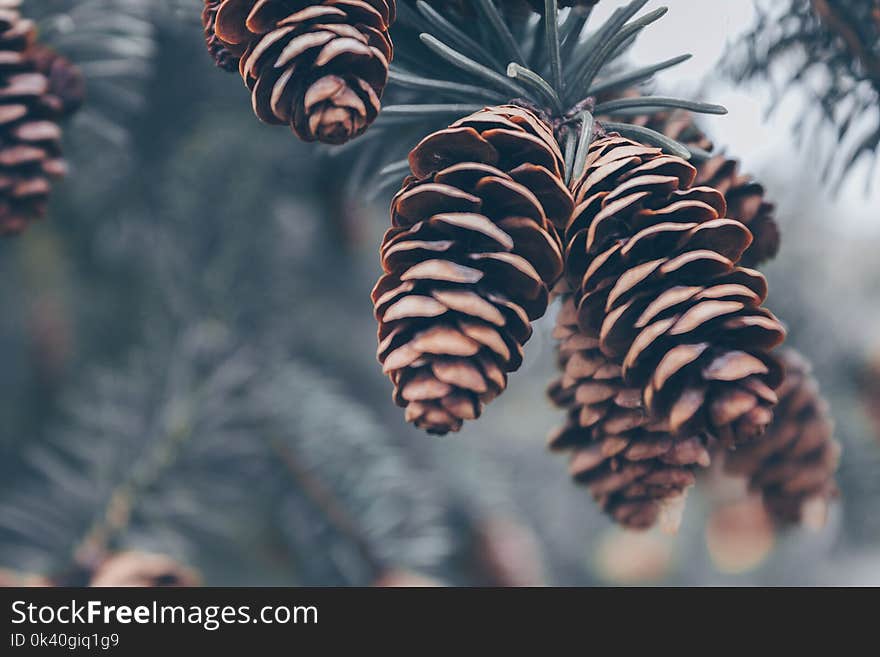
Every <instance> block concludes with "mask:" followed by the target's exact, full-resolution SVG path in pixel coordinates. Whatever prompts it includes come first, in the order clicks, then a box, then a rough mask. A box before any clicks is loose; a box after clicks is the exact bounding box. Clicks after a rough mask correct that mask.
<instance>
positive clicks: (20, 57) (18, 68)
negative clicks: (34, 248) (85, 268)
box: [0, 3, 67, 235]
mask: <svg viewBox="0 0 880 657" xmlns="http://www.w3.org/2000/svg"><path fill="white" fill-rule="evenodd" d="M14 5H15V3H4V4H0V235H12V234H16V233H19V232H21V231H22V230H23V229H24V228H25V227H26V226H27V224H28V223H29V222H31V221H34V220H36V219H39V218H41V217H42V216H43V215H45V213H46V205H47V201H48V197H49V191H50V189H51V184H50V179H51V178H55V177H59V176H62V175H64V174H65V173H66V171H67V167H66V164H65V162H64V160H63V159H62V158H61V128H60V127H59V126H58V123H57V120H58V119H59V118H60V117H61V112H62V110H63V108H64V103H63V101H62V100H61V99H60V98H59V97H58V96H56V95H55V93H53V91H54V90H53V89H52V87H51V85H50V80H49V79H48V78H47V77H46V76H45V75H44V74H43V73H40V72H39V71H38V70H37V68H36V61H35V60H34V59H33V58H32V57H31V52H32V50H33V48H32V46H33V44H34V39H35V34H36V30H35V27H34V24H33V22H32V21H29V20H27V19H24V18H22V17H21V15H20V14H19V13H18V12H17V11H16V10H15V9H14V8H7V7H13V6H14Z"/></svg>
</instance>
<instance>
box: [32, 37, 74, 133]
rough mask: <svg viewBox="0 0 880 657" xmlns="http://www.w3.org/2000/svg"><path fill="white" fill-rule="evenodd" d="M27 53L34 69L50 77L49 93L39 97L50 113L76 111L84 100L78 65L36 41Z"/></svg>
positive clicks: (66, 114) (64, 114) (65, 114)
mask: <svg viewBox="0 0 880 657" xmlns="http://www.w3.org/2000/svg"><path fill="white" fill-rule="evenodd" d="M27 54H28V57H29V58H30V59H31V60H32V61H33V62H34V66H35V67H36V69H37V71H39V72H40V73H42V74H43V75H45V76H46V78H47V79H48V80H49V92H48V93H47V94H45V95H44V96H43V98H42V102H43V103H44V105H47V106H48V110H49V112H50V113H52V114H54V115H56V116H57V117H58V118H60V119H65V118H68V117H70V116H72V115H73V114H75V113H76V112H77V110H79V109H80V108H81V107H82V105H83V103H84V102H85V99H86V78H85V76H84V75H83V72H82V70H81V69H80V68H79V66H77V65H76V64H74V63H73V62H71V61H70V60H69V59H67V58H66V57H64V56H63V55H60V54H59V53H57V52H55V51H54V50H53V49H52V48H49V47H48V46H44V45H41V44H39V43H36V44H34V45H33V46H31V48H30V49H29V50H28V53H27Z"/></svg>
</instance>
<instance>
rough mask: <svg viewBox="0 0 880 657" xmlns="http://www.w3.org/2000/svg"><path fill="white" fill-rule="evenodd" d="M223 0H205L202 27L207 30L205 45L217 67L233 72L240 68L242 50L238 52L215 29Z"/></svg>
mask: <svg viewBox="0 0 880 657" xmlns="http://www.w3.org/2000/svg"><path fill="white" fill-rule="evenodd" d="M222 2H223V0H205V7H204V9H202V28H203V29H204V31H205V46H206V47H207V48H208V54H209V55H211V58H212V59H213V60H214V63H215V64H216V65H217V68H220V69H222V70H224V71H226V72H227V73H232V72H233V71H236V70H238V61H239V59H240V57H241V55H242V51H240V52H238V53H237V54H236V52H234V50H235V49H234V48H232V47H231V46H230V45H229V44H228V43H225V42H224V41H223V40H222V39H221V38H220V37H218V36H217V33H216V32H215V30H214V26H215V25H216V24H217V11H218V10H219V9H220V4H221V3H222Z"/></svg>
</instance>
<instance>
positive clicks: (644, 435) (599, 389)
mask: <svg viewBox="0 0 880 657" xmlns="http://www.w3.org/2000/svg"><path fill="white" fill-rule="evenodd" d="M553 335H554V337H555V338H557V339H558V340H559V341H560V343H559V367H560V369H561V370H562V376H561V377H560V378H559V379H557V380H556V381H555V382H553V384H551V386H550V389H549V390H548V394H549V396H550V399H551V400H552V401H553V403H554V404H555V405H556V406H558V407H559V408H562V409H564V410H565V411H566V412H567V419H566V423H565V425H564V426H562V427H561V428H559V429H557V430H556V431H554V432H553V434H551V436H550V441H549V443H550V448H551V449H553V450H565V451H568V452H570V453H571V461H570V467H569V471H570V473H571V475H572V477H573V478H574V480H575V482H577V483H579V484H583V485H586V486H587V487H588V488H589V489H590V492H591V493H592V494H593V497H594V498H595V499H596V501H597V502H598V503H599V505H600V506H601V507H602V509H603V510H604V511H606V512H607V513H608V514H609V515H610V516H611V517H612V518H614V519H615V520H616V521H617V522H619V523H620V524H621V525H623V526H625V527H628V528H630V529H647V528H649V527H651V526H653V525H654V524H655V523H656V522H657V519H658V517H659V516H660V513H661V512H662V511H663V509H664V505H666V504H668V503H669V502H672V501H675V500H678V499H680V498H681V497H682V495H683V494H684V493H685V491H686V490H687V488H689V487H690V486H692V485H693V484H694V470H695V469H696V468H697V467H703V468H705V467H708V466H709V462H710V459H709V452H708V450H707V448H706V440H705V439H703V438H701V437H699V436H692V437H687V438H676V437H674V436H672V435H671V434H670V433H669V431H668V427H667V426H665V425H664V424H663V423H658V422H652V421H651V420H650V418H649V417H648V415H647V413H646V412H645V409H644V406H643V404H642V395H641V390H639V389H638V388H632V387H630V386H627V384H626V383H624V381H623V378H622V374H621V367H620V364H619V363H615V362H611V361H609V360H608V358H607V357H606V356H604V355H603V354H602V352H601V350H600V349H599V340H597V339H596V338H593V337H589V336H587V335H585V334H584V333H583V332H582V331H581V330H580V329H579V328H578V325H577V309H576V308H575V305H574V301H573V299H572V298H571V296H568V297H566V298H565V299H564V300H563V303H562V309H561V310H560V313H559V316H558V318H557V320H556V329H555V331H554V334H553Z"/></svg>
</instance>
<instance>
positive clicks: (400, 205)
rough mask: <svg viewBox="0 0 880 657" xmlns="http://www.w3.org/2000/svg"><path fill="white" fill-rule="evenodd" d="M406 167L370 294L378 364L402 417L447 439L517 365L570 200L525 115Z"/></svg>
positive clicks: (495, 121)
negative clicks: (408, 172)
mask: <svg viewBox="0 0 880 657" xmlns="http://www.w3.org/2000/svg"><path fill="white" fill-rule="evenodd" d="M409 162H410V168H411V170H412V174H413V175H412V176H410V177H408V178H407V179H406V180H405V181H404V185H403V189H401V191H400V192H398V194H397V195H396V196H395V197H394V200H393V201H392V204H391V219H392V227H391V228H390V229H389V230H388V232H386V234H385V238H384V241H383V244H382V249H381V255H382V267H383V269H384V270H385V274H384V275H383V276H382V277H381V278H380V279H379V282H378V283H377V284H376V287H375V288H374V289H373V295H372V298H373V302H374V304H375V311H376V318H377V319H378V320H379V350H378V357H379V361H380V362H381V363H382V364H383V365H384V371H385V373H386V374H388V375H389V376H390V377H391V380H392V382H393V383H394V386H395V391H394V399H395V401H396V402H397V403H398V404H399V405H400V406H404V407H406V419H407V420H408V421H410V422H413V423H414V424H415V425H416V426H418V427H420V428H422V429H425V430H427V431H428V432H429V433H437V434H445V433H447V432H449V431H458V430H459V429H460V428H461V426H462V422H463V420H466V419H474V418H476V417H478V416H479V415H480V412H481V410H482V406H483V404H484V403H487V402H489V401H490V400H491V399H493V398H494V397H496V396H497V395H498V394H500V393H501V392H502V391H503V390H504V388H505V387H506V385H507V373H508V372H512V371H514V370H516V369H517V368H518V367H519V366H520V364H521V363H522V355H523V351H522V348H523V345H524V344H525V342H526V341H527V340H528V339H529V337H530V336H531V333H532V328H531V321H532V320H534V319H536V318H538V317H540V316H541V315H543V314H544V312H545V311H546V309H547V302H548V298H549V291H550V288H551V286H552V285H553V284H554V282H555V281H556V280H557V278H558V277H559V276H560V274H561V272H562V252H561V245H560V242H559V237H558V234H557V232H556V229H555V228H554V224H555V225H562V224H564V223H565V221H567V219H568V216H569V214H570V212H571V208H572V199H571V194H570V193H569V191H568V190H567V189H566V187H565V184H564V182H563V168H564V163H563V158H562V154H561V153H560V151H559V147H558V145H557V144H556V140H555V139H554V138H553V132H552V129H551V128H550V126H548V125H546V124H545V123H543V122H542V121H541V120H540V119H538V118H537V117H536V116H535V115H534V114H532V113H531V112H530V111H528V110H526V109H522V108H520V107H514V106H509V105H508V106H500V107H494V108H487V109H484V110H481V111H479V112H477V113H475V114H472V115H471V116H468V117H466V118H464V119H461V120H459V121H457V122H455V123H453V124H452V125H451V126H450V127H449V128H446V129H444V130H439V131H438V132H435V133H434V134H432V135H430V136H428V137H426V138H425V139H424V140H422V142H421V143H419V144H418V145H417V146H416V147H415V148H414V149H413V151H412V152H411V153H410V155H409Z"/></svg>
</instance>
